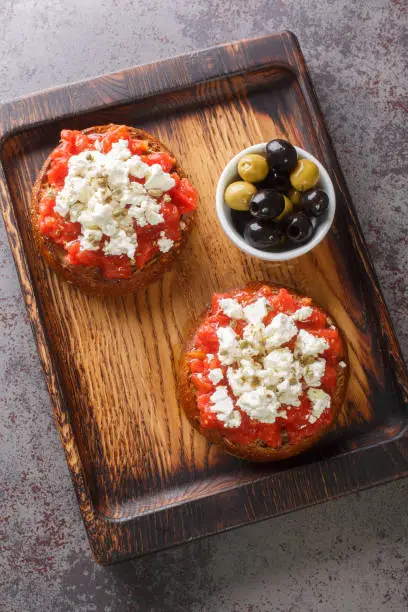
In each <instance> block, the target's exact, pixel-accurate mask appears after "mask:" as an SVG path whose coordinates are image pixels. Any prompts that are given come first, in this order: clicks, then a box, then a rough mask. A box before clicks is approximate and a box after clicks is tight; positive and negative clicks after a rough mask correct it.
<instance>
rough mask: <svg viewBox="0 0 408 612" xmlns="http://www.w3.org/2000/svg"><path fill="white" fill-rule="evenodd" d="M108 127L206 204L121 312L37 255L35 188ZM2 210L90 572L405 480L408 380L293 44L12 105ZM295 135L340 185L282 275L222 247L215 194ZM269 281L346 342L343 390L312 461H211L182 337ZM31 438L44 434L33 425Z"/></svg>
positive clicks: (278, 267)
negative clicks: (68, 133)
mask: <svg viewBox="0 0 408 612" xmlns="http://www.w3.org/2000/svg"><path fill="white" fill-rule="evenodd" d="M109 122H115V123H125V124H129V125H135V126H138V127H142V128H144V129H146V130H148V131H149V132H151V133H153V134H155V135H156V136H158V138H159V139H160V140H162V141H163V142H164V143H168V144H169V146H170V148H171V149H172V150H173V151H174V153H175V154H176V155H177V157H178V158H179V160H180V163H181V164H182V166H183V167H184V168H185V170H186V172H187V174H188V176H189V177H190V178H191V180H192V182H193V183H194V184H195V185H196V186H197V188H198V190H199V193H200V198H201V200H200V209H199V212H198V216H197V226H196V229H195V231H194V234H193V236H192V238H191V241H190V243H189V245H188V247H187V248H186V250H185V251H184V252H183V254H182V256H181V258H180V260H179V261H178V263H177V265H176V266H175V268H174V269H173V270H172V271H171V272H170V273H168V274H166V275H165V277H164V278H163V279H162V280H161V281H160V282H157V283H156V284H155V285H153V286H151V287H150V288H149V289H147V290H144V291H141V292H139V293H138V294H137V295H134V296H129V297H126V298H108V299H107V298H100V297H92V296H86V295H84V294H82V293H81V292H80V291H79V290H77V289H76V288H75V287H71V286H68V285H67V284H65V283H64V282H62V281H61V280H60V279H59V278H58V277H57V276H56V275H54V274H53V273H52V272H51V271H50V270H49V269H48V268H47V267H46V266H45V265H44V263H43V261H42V260H41V259H40V257H39V256H38V253H37V252H36V251H35V247H34V244H33V240H32V231H31V228H30V222H29V205H30V190H31V186H32V184H33V182H34V180H35V177H36V174H37V172H38V170H39V168H40V167H41V164H42V162H43V160H44V159H45V157H46V156H47V155H48V153H49V151H50V150H51V149H52V148H53V147H54V146H55V144H56V143H57V141H58V136H59V132H60V130H61V128H63V127H64V128H79V129H81V128H83V127H86V126H88V125H98V124H104V123H109ZM0 129H1V136H2V140H1V164H2V169H1V184H0V187H1V204H2V209H3V215H4V219H5V223H6V227H7V231H8V235H9V238H10V245H11V248H12V251H13V255H14V258H15V261H16V265H17V268H18V272H19V275H20V280H21V286H22V291H23V294H24V297H25V300H26V303H27V308H28V312H29V315H30V318H31V322H32V325H33V330H34V334H35V337H36V340H37V344H38V350H39V353H40V357H41V360H42V363H43V366H44V370H45V375H46V378H47V383H48V387H49V391H50V395H51V399H52V404H53V408H54V412H55V417H56V421H57V425H58V429H59V433H60V436H61V440H62V444H63V446H64V449H65V452H66V456H67V461H68V464H69V467H70V470H71V473H72V478H73V481H74V484H75V488H76V491H77V495H78V499H79V504H80V507H81V512H82V515H83V518H84V521H85V524H86V528H87V531H88V535H89V539H90V543H91V547H92V550H93V553H94V555H95V558H96V559H97V561H99V562H101V563H112V562H115V561H119V560H123V559H126V558H129V557H132V556H134V555H139V554H142V553H145V552H148V551H152V550H157V549H160V548H163V547H166V546H171V545H174V544H178V543H181V542H185V541H188V540H191V539H193V538H197V537H200V536H203V535H207V534H211V533H215V532H218V531H221V530H224V529H229V528H232V527H235V526H238V525H242V524H245V523H248V522H250V521H255V520H259V519H264V518H267V517H270V516H276V515H278V514H281V513H284V512H288V511H290V510H294V509H296V508H301V507H303V506H306V505H310V504H314V503H317V502H320V501H323V500H327V499H331V498H333V497H338V496H340V495H342V494H344V493H347V492H350V491H355V490H358V489H361V488H363V487H368V486H371V485H374V484H377V483H380V482H385V481H388V480H390V479H393V478H397V477H400V476H403V475H406V474H407V472H408V443H407V434H406V432H407V404H406V400H407V389H408V385H407V374H406V370H405V368H404V364H403V361H402V358H401V354H400V351H399V348H398V343H397V340H396V338H395V335H394V332H393V329H392V327H391V323H390V320H389V316H388V313H387V309H386V306H385V304H384V301H383V297H382V295H381V292H380V289H379V287H378V282H377V279H376V277H375V274H374V271H373V268H372V265H371V262H370V259H369V256H368V253H367V249H366V246H365V244H364V241H363V238H362V236H361V231H360V227H359V224H358V221H357V219H356V215H355V210H354V208H353V206H352V204H351V202H350V197H349V194H348V192H347V187H346V185H345V182H344V179H343V176H342V174H341V171H340V169H339V166H338V162H337V159H336V156H335V153H334V151H333V147H332V145H331V142H330V139H329V136H328V134H327V131H326V128H325V125H324V121H323V118H322V115H321V112H320V110H319V106H318V103H317V100H316V98H315V95H314V91H313V87H312V85H311V82H310V79H309V77H308V74H307V71H306V68H305V64H304V60H303V56H302V54H301V52H300V49H299V46H298V43H297V40H296V38H295V37H294V36H293V35H292V34H290V33H288V32H284V33H281V34H278V35H272V36H266V37H263V38H259V39H255V40H248V41H242V42H239V43H233V44H229V45H225V46H221V47H216V48H213V49H209V50H206V51H202V52H199V53H194V54H190V55H187V56H183V57H178V58H175V59H171V60H167V61H163V62H159V63H156V64H152V65H148V66H141V67H137V68H132V69H130V70H126V71H124V72H120V73H117V74H114V75H109V76H104V77H99V78H97V79H94V80H90V81H86V82H84V83H78V84H73V85H69V86H66V87H61V88H58V89H55V90H51V91H47V92H44V93H40V94H37V95H34V96H31V97H29V98H26V99H22V100H17V101H15V102H12V103H9V104H6V105H5V106H4V107H3V108H2V111H1V117H0ZM274 137H284V138H288V139H289V140H290V141H292V142H293V143H294V144H296V145H299V146H301V147H303V148H305V149H307V150H309V151H311V152H312V153H313V154H314V155H316V156H317V157H318V158H319V159H320V160H321V161H322V163H323V164H324V165H325V166H326V168H327V169H328V170H329V172H330V175H331V177H332V179H333V182H334V184H335V188H336V192H337V199H338V207H337V213H336V219H335V223H334V228H333V230H332V231H331V232H330V234H329V236H328V238H327V239H326V240H325V241H324V242H323V243H322V244H321V245H320V246H319V247H318V248H316V249H315V250H314V251H313V252H312V253H310V254H308V255H307V256H305V257H302V258H301V259H298V260H293V261H290V262H288V263H283V264H268V263H266V262H261V261H259V260H257V259H254V258H250V257H247V256H245V255H244V254H243V253H241V252H240V251H239V250H237V249H236V248H235V247H234V246H233V245H232V244H231V243H230V242H229V241H228V240H227V238H226V237H225V236H224V235H223V233H222V231H221V229H220V227H219V225H218V223H217V220H216V214H215V188H216V183H217V179H218V177H219V175H220V172H221V170H222V169H223V167H224V166H225V164H226V162H227V161H228V160H229V159H230V158H231V157H232V156H233V155H235V154H236V153H237V152H239V151H240V150H241V149H243V148H244V147H247V146H249V145H251V144H253V143H256V142H261V141H265V140H268V139H271V138H274ZM260 279H266V280H270V281H273V282H277V283H282V284H285V285H288V286H291V287H294V288H296V289H298V290H299V291H301V292H304V293H306V294H307V295H310V296H311V297H313V298H314V299H315V300H317V301H318V302H319V303H320V304H321V305H322V306H323V307H324V308H325V309H326V310H327V311H328V312H330V313H332V315H333V316H334V318H335V319H336V320H337V321H338V323H339V324H340V326H341V327H342V329H343V331H344V333H345V336H346V338H347V344H348V351H349V356H350V364H351V378H350V383H349V388H348V394H347V399H346V402H345V405H344V409H343V411H342V413H341V417H340V422H339V425H338V427H337V429H336V430H335V431H333V432H332V433H331V434H330V435H329V436H327V437H326V438H325V439H324V440H323V441H322V443H321V444H320V445H319V446H317V447H316V448H315V449H314V450H313V451H311V452H309V453H307V454H305V455H303V456H300V457H298V458H296V459H293V460H290V461H287V462H283V463H279V464H276V465H267V466H259V465H251V464H248V463H245V462H243V461H240V460H238V459H234V458H232V457H229V456H227V455H224V454H222V453H221V452H219V451H217V449H216V448H214V447H210V446H209V445H208V444H207V442H206V441H205V440H204V439H203V438H202V437H200V436H199V435H198V434H197V433H196V432H194V431H193V429H192V428H191V427H190V425H189V423H188V422H187V420H186V418H184V415H183V414H181V411H180V408H179V406H178V403H177V388H176V377H177V362H178V359H179V355H180V350H181V346H182V343H183V339H184V338H185V335H186V333H187V331H188V330H189V329H190V328H191V326H192V325H193V324H194V322H195V320H196V318H197V317H198V315H199V313H200V312H201V311H202V310H203V308H204V307H205V305H206V303H207V302H208V300H209V298H210V296H211V294H212V293H213V292H214V291H224V290H226V289H228V288H230V287H231V286H237V285H241V284H245V283H246V282H248V281H249V280H260ZM33 427H35V424H33Z"/></svg>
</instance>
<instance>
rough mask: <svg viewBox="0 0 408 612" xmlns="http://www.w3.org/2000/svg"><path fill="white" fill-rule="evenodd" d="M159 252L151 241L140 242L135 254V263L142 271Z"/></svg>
mask: <svg viewBox="0 0 408 612" xmlns="http://www.w3.org/2000/svg"><path fill="white" fill-rule="evenodd" d="M158 250H159V249H158V247H157V246H156V245H154V244H153V242H152V241H151V240H147V241H144V242H139V244H138V247H137V250H136V253H135V263H136V265H137V267H138V268H139V269H140V270H141V269H142V268H143V266H144V265H145V264H146V263H147V262H148V261H149V260H150V259H151V258H152V257H153V255H154V254H155V253H157V251H158Z"/></svg>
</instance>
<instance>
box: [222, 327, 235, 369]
mask: <svg viewBox="0 0 408 612" xmlns="http://www.w3.org/2000/svg"><path fill="white" fill-rule="evenodd" d="M217 337H218V340H219V349H218V356H219V359H220V361H221V363H222V364H223V365H231V364H232V363H234V361H236V358H237V356H238V354H239V353H238V343H237V338H238V336H237V335H236V333H235V332H234V330H233V329H232V328H231V327H229V326H228V327H219V328H218V329H217Z"/></svg>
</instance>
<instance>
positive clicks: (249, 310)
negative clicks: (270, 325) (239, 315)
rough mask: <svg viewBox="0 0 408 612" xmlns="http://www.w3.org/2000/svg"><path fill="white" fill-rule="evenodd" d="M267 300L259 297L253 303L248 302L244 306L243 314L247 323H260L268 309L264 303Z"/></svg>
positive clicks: (266, 302)
mask: <svg viewBox="0 0 408 612" xmlns="http://www.w3.org/2000/svg"><path fill="white" fill-rule="evenodd" d="M267 304H268V301H267V300H266V298H264V297H261V298H259V299H258V300H256V302H254V303H253V304H248V306H245V308H244V315H245V318H246V320H247V321H248V322H249V323H262V321H263V319H264V317H266V315H267V313H268V311H267V308H266V305H267Z"/></svg>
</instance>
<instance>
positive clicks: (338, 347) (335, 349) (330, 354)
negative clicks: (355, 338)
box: [310, 329, 343, 361]
mask: <svg viewBox="0 0 408 612" xmlns="http://www.w3.org/2000/svg"><path fill="white" fill-rule="evenodd" d="M310 333H311V334H313V335H314V336H320V337H321V338H324V339H325V340H327V342H328V343H329V347H330V348H329V349H328V350H327V351H325V353H323V357H325V358H326V359H328V360H330V361H336V360H337V358H338V357H339V356H340V355H341V354H342V348H343V347H342V343H341V340H340V337H339V332H338V331H337V329H317V330H310Z"/></svg>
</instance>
